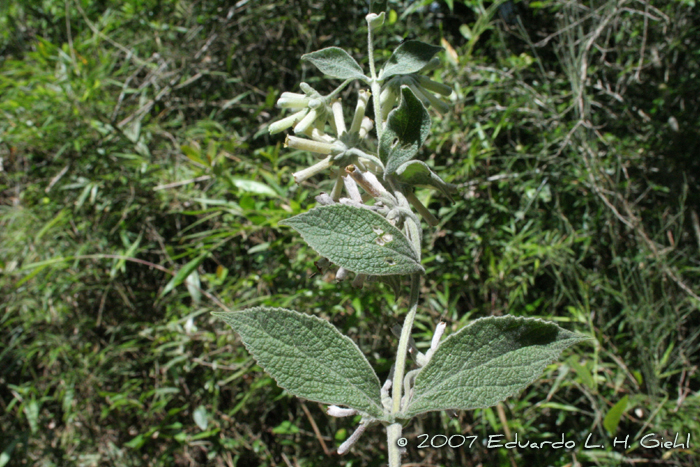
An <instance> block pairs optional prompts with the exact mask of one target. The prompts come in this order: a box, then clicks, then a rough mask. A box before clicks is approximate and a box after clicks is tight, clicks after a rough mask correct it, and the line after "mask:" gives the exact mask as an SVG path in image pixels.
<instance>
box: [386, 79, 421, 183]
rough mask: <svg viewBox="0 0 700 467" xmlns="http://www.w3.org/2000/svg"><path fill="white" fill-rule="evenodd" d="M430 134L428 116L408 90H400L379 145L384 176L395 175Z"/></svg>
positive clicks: (404, 88)
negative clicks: (397, 104)
mask: <svg viewBox="0 0 700 467" xmlns="http://www.w3.org/2000/svg"><path fill="white" fill-rule="evenodd" d="M429 133H430V115H428V112H427V111H426V110H425V107H423V104H421V102H420V101H419V100H418V98H416V96H414V95H413V91H411V90H410V89H409V88H408V87H406V86H404V87H402V88H401V104H400V105H399V106H398V107H397V108H396V109H394V110H392V111H391V112H390V113H389V118H388V119H387V122H386V128H385V129H384V132H383V133H382V139H381V141H380V142H379V157H380V158H381V160H382V162H383V163H384V166H385V167H386V169H385V170H384V175H385V176H386V175H390V174H392V173H394V172H396V169H398V168H399V166H400V165H401V164H403V163H404V162H406V161H408V160H410V159H412V158H413V156H415V155H416V153H417V152H418V150H419V149H420V147H421V146H422V145H423V143H424V142H425V139H426V138H427V137H428V134H429Z"/></svg>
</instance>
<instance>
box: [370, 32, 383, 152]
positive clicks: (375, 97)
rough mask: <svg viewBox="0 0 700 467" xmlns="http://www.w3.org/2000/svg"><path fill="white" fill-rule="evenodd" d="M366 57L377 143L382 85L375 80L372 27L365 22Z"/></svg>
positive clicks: (380, 124) (380, 117)
mask: <svg viewBox="0 0 700 467" xmlns="http://www.w3.org/2000/svg"><path fill="white" fill-rule="evenodd" d="M367 55H368V58H369V73H370V78H371V81H370V83H369V85H370V90H371V91H372V107H374V127H375V128H376V129H377V141H380V140H381V138H382V131H383V130H384V128H383V125H382V110H381V107H380V106H379V95H380V94H381V92H382V85H381V84H380V82H379V81H378V80H377V68H376V67H375V65H374V44H373V43H372V25H371V24H369V21H368V22H367Z"/></svg>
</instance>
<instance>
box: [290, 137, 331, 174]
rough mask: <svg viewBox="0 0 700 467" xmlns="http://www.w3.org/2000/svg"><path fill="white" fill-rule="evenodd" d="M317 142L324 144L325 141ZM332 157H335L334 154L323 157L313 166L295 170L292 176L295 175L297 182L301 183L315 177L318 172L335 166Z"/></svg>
mask: <svg viewBox="0 0 700 467" xmlns="http://www.w3.org/2000/svg"><path fill="white" fill-rule="evenodd" d="M303 141H306V140H303ZM309 142H310V143H314V142H315V141H309ZM316 144H323V143H316ZM332 159H333V157H332V156H328V157H326V158H325V159H323V160H322V161H321V162H318V163H316V164H314V165H312V166H311V167H308V168H306V169H304V170H300V171H299V172H295V173H294V174H292V176H293V177H294V181H295V182H297V183H301V182H303V181H304V180H307V179H309V178H311V177H313V176H314V175H316V174H317V173H319V172H323V171H324V170H326V169H328V168H330V167H332V166H333V160H332Z"/></svg>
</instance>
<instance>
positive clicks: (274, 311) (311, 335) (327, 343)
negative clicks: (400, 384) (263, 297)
mask: <svg viewBox="0 0 700 467" xmlns="http://www.w3.org/2000/svg"><path fill="white" fill-rule="evenodd" d="M212 314H213V315H214V316H216V317H217V318H220V319H222V320H223V321H225V322H226V323H227V324H229V325H230V326H231V327H232V328H233V329H234V331H236V332H237V333H238V334H240V336H241V340H242V341H243V343H244V344H245V346H246V348H247V349H248V351H249V352H250V353H251V354H252V355H253V357H255V359H256V360H257V362H258V364H259V365H260V366H261V367H262V368H263V369H265V371H267V372H268V373H269V374H270V376H272V377H273V378H274V379H275V380H276V381H277V384H278V385H279V386H280V387H281V388H284V389H286V390H287V391H288V392H290V393H291V394H293V395H295V396H298V397H302V398H304V399H308V400H311V401H316V402H321V403H323V404H335V405H345V406H347V407H350V408H353V409H356V410H358V411H361V412H364V413H367V414H369V415H371V416H372V417H374V418H381V417H383V414H384V409H383V407H382V402H381V396H380V384H379V378H377V375H376V373H375V372H374V370H373V369H372V367H371V366H370V364H369V362H368V361H367V359H366V358H365V356H364V355H363V354H362V352H361V351H360V349H359V348H358V347H357V345H355V343H354V342H353V341H352V340H351V339H350V338H349V337H347V336H344V335H343V334H341V333H340V332H339V331H338V330H337V329H336V328H335V327H334V326H333V325H332V324H330V323H329V322H328V321H326V320H324V319H321V318H318V317H316V316H311V315H308V314H304V313H299V312H297V311H293V310H287V309H284V308H267V307H255V308H249V309H247V310H242V311H234V312H227V313H212Z"/></svg>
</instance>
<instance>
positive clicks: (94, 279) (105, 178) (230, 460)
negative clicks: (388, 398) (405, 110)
mask: <svg viewBox="0 0 700 467" xmlns="http://www.w3.org/2000/svg"><path fill="white" fill-rule="evenodd" d="M421 3H425V4H426V7H425V8H422V9H417V10H416V11H414V12H412V13H410V14H408V15H406V16H405V17H404V18H402V19H401V18H400V17H401V14H402V12H403V11H404V8H405V5H402V4H399V3H395V2H390V7H392V8H394V9H395V10H396V11H397V13H398V14H397V15H396V18H399V19H398V20H397V21H396V22H393V23H392V22H391V18H392V17H393V15H390V16H389V18H390V21H389V22H388V24H387V25H386V26H385V28H384V29H383V31H384V32H385V34H383V35H380V39H379V40H378V44H377V45H376V46H377V49H379V50H382V49H383V48H386V49H387V52H386V54H385V55H383V56H385V57H386V56H388V53H389V52H390V49H391V48H393V47H395V46H396V45H397V44H398V43H399V42H400V41H401V39H403V38H404V37H411V38H418V39H422V40H425V41H427V42H431V43H439V42H440V40H441V39H443V38H444V39H445V41H446V42H447V43H448V44H450V46H451V47H452V48H453V49H454V54H452V53H448V52H446V53H444V54H443V59H444V60H443V61H444V62H445V63H446V66H445V68H444V69H443V70H440V71H436V72H435V75H434V76H433V78H434V79H436V80H439V81H442V82H445V83H447V84H450V85H453V87H454V88H455V94H454V95H453V96H454V98H453V101H452V103H451V107H452V110H451V111H450V112H449V113H448V114H446V115H444V116H442V117H439V116H434V118H433V133H432V136H431V137H430V139H429V141H428V147H427V148H426V149H425V150H424V151H423V153H422V157H423V159H424V160H426V161H427V163H428V164H429V165H430V166H432V167H434V168H435V170H436V172H437V173H438V174H440V175H441V176H443V177H444V178H445V179H446V180H447V181H450V182H452V183H456V184H458V185H459V186H460V189H461V194H460V196H458V197H457V198H456V202H455V203H454V204H450V203H449V202H448V201H447V200H446V199H444V198H443V197H441V196H440V195H438V194H435V193H433V192H428V191H424V192H419V193H418V196H419V198H421V199H422V200H423V202H424V204H426V205H428V206H429V207H430V209H431V210H432V211H433V212H435V213H436V214H439V217H440V225H439V226H438V228H437V229H436V230H435V231H434V232H431V231H428V230H426V233H427V235H426V241H425V245H426V248H427V249H426V252H425V261H424V265H425V267H426V271H427V274H426V276H425V279H424V286H425V288H426V290H425V292H426V293H424V294H423V297H424V299H423V300H422V302H421V304H420V307H421V310H420V313H419V319H418V321H417V322H416V326H415V334H414V336H415V337H416V340H417V341H418V345H419V347H420V346H425V345H427V343H428V342H429V340H430V337H431V335H432V330H433V328H434V326H435V324H436V322H437V321H438V320H440V319H442V320H445V321H447V322H448V324H449V326H448V332H449V330H455V329H457V328H458V327H459V326H461V325H463V324H465V323H466V322H468V321H469V320H471V319H474V318H477V317H481V316H489V315H499V314H513V315H522V316H537V317H543V318H547V319H551V320H555V321H557V322H559V323H560V324H562V325H564V326H565V327H567V328H568V329H572V330H576V331H578V332H581V333H584V334H587V335H589V336H591V337H592V338H593V339H592V341H591V343H590V344H582V345H579V346H577V347H576V348H575V349H573V350H571V351H569V352H568V353H567V354H566V355H565V356H564V358H563V359H562V362H560V363H554V364H552V365H551V366H550V367H548V369H547V371H546V372H545V374H544V375H543V378H542V379H540V380H539V381H538V382H536V383H535V384H533V385H532V386H531V387H530V388H528V389H527V390H526V391H524V392H523V394H521V395H520V396H519V397H516V398H513V399H509V400H507V401H505V402H504V403H503V404H501V405H500V406H498V407H494V408H491V409H484V410H476V411H474V412H469V413H459V414H458V415H457V417H456V418H451V417H450V416H448V415H447V414H443V413H435V414H430V415H428V416H425V417H422V418H420V419H418V420H416V421H414V422H413V423H412V424H411V425H409V426H408V427H407V428H406V430H405V433H406V436H407V437H408V438H409V440H410V444H409V446H410V447H409V451H408V456H407V457H406V460H405V462H406V463H409V462H412V463H414V465H426V466H427V465H445V466H451V465H465V466H469V465H473V466H476V465H479V464H481V465H503V466H511V465H553V466H566V465H577V464H576V463H577V462H579V463H580V464H581V465H605V466H607V465H623V464H626V463H629V462H645V461H657V462H663V463H665V464H663V465H674V466H692V465H697V461H696V460H695V459H696V458H697V457H698V452H697V447H695V446H694V445H693V446H691V449H690V450H682V449H675V450H673V449H672V450H669V451H665V450H661V449H643V448H641V447H639V445H638V444H634V443H638V440H639V438H640V437H641V435H644V434H648V433H652V432H656V433H659V434H661V435H662V436H664V437H665V438H666V439H669V438H673V435H674V434H675V433H681V434H684V433H688V432H689V433H691V434H692V436H695V434H697V433H699V432H700V429H699V428H700V427H699V426H698V422H697V420H698V419H700V398H698V395H697V394H698V389H699V388H700V384H699V383H700V381H699V380H698V373H697V366H698V364H699V363H700V362H699V361H698V355H700V353H699V352H698V350H699V344H700V340H699V334H700V331H699V329H700V328H699V327H698V323H699V320H698V307H700V301H699V300H698V299H697V295H698V294H700V256H699V253H698V252H699V250H700V226H698V221H697V213H698V211H700V196H699V194H698V186H700V180H699V179H698V174H700V167H699V165H700V162H699V161H700V159H698V158H697V153H698V149H700V148H698V142H699V141H700V134H699V133H700V130H699V129H700V102H699V99H700V98H699V95H698V93H697V91H696V84H695V83H696V81H697V76H698V72H699V71H700V70H699V69H698V68H699V67H700V65H698V63H700V62H699V61H698V50H700V43H699V38H700V31H698V26H697V25H698V24H700V18H699V17H698V16H699V13H698V11H699V10H698V9H697V7H696V6H693V5H691V4H690V3H691V2H680V1H671V0H669V1H663V2H653V4H648V5H647V4H646V3H643V2H638V3H626V4H625V5H624V8H615V5H616V4H615V3H614V2H608V1H603V0H600V1H595V2H592V3H591V4H587V5H586V6H582V5H580V4H578V3H567V2H530V4H529V6H528V5H526V4H524V3H522V2H516V4H515V5H516V8H517V10H518V11H519V13H520V23H517V24H514V25H506V24H505V23H504V22H503V21H502V20H501V19H500V17H499V15H498V9H497V8H489V9H487V8H486V7H485V6H484V5H483V4H482V3H481V2H479V1H467V2H454V9H453V10H452V11H451V10H450V8H449V6H448V3H452V2H443V3H438V6H439V8H438V9H431V8H430V7H429V5H428V3H429V2H415V4H416V5H418V4H421ZM577 5H578V6H577ZM365 7H366V5H365V3H364V2H356V3H352V2H348V3H347V4H346V3H338V4H335V3H333V2H326V3H318V2H310V1H301V2H297V3H295V5H294V7H293V8H292V7H289V6H285V4H284V3H282V2H273V1H270V2H230V3H225V4H222V3H221V2H214V1H206V0H205V1H203V2H188V1H177V2H176V1H159V2H155V1H148V0H132V1H129V2H90V1H81V2H78V1H74V0H73V1H68V2H55V1H51V0H47V1H44V2H28V3H25V2H8V3H6V4H5V5H3V6H1V7H0V8H2V9H3V10H2V12H3V15H0V26H1V27H0V31H1V32H0V48H1V49H2V53H1V54H0V56H1V57H2V58H0V60H2V61H1V63H0V93H1V94H2V99H0V112H1V113H2V118H0V160H1V161H2V165H1V167H2V170H0V293H1V296H2V300H0V303H2V305H1V308H0V310H1V313H0V336H2V337H1V338H0V339H1V340H0V342H1V344H0V433H1V434H2V436H0V467H1V466H4V465H8V466H21V465H42V466H51V465H55V466H89V465H119V466H122V465H123V466H131V465H133V466H142V465H149V466H160V465H177V466H189V465H212V466H231V465H238V466H248V465H251V466H252V465H266V466H287V465H291V466H309V467H310V466H318V465H344V466H359V465H369V466H379V465H383V464H384V463H386V459H385V452H386V448H385V443H386V440H385V437H384V434H383V432H382V431H381V430H380V429H371V430H370V431H369V432H368V433H366V434H365V435H364V437H363V442H362V443H360V445H358V446H357V447H356V448H355V449H354V450H353V451H352V452H351V454H349V455H347V456H344V457H342V458H339V457H336V456H334V455H330V456H329V455H328V454H327V453H326V452H324V448H323V446H322V444H321V442H320V439H322V440H323V443H324V444H325V446H326V449H327V450H328V451H331V452H332V451H333V450H334V449H335V447H337V446H338V445H340V443H342V441H343V440H344V439H345V438H346V437H347V436H349V434H350V433H351V432H352V430H353V428H354V423H353V421H352V420H344V419H340V420H337V419H330V418H329V417H327V416H326V415H325V413H324V408H323V407H320V406H319V405H318V404H314V403H309V402H303V401H300V400H298V399H294V398H291V397H289V396H288V395H287V394H285V393H284V392H283V391H282V390H280V389H279V388H278V387H277V386H276V384H275V383H274V381H272V380H271V379H270V378H269V377H267V376H266V375H265V374H264V372H262V370H261V369H260V368H259V367H257V366H256V365H255V362H254V361H253V360H251V358H250V356H249V355H248V353H247V352H246V351H245V349H244V348H243V347H242V345H241V343H240V341H239V340H238V338H237V336H235V335H234V334H233V333H231V332H230V331H229V330H228V329H227V328H226V327H225V326H224V325H223V324H222V323H221V322H218V321H216V320H214V319H212V318H211V317H210V316H209V312H210V311H218V310H220V306H219V305H218V304H217V303H216V302H215V301H212V300H210V299H209V298H208V297H207V296H205V295H202V294H201V293H198V292H197V290H196V288H193V287H192V284H196V281H197V280H198V281H199V283H200V287H201V289H202V290H204V291H206V292H208V293H209V294H211V295H213V296H215V297H218V300H219V301H220V302H221V303H222V304H224V306H226V307H228V308H230V309H240V308H243V307H246V306H251V305H259V304H263V305H268V306H282V307H287V308H295V309H297V310H300V311H305V312H308V313H314V314H317V315H320V316H323V317H325V318H327V319H329V320H330V321H331V322H333V324H335V325H336V326H338V327H339V328H340V329H341V330H342V331H343V332H345V333H347V334H348V335H349V336H350V337H351V338H353V340H355V341H356V342H357V343H358V345H359V346H360V348H361V349H362V350H363V351H364V352H365V354H366V355H367V356H368V359H369V360H370V362H372V364H373V365H374V366H375V368H376V369H377V371H378V373H379V375H380V377H381V378H385V377H386V375H387V374H388V372H389V367H390V365H391V361H392V360H393V352H394V348H395V346H396V340H397V339H396V338H395V337H394V336H393V335H392V334H391V328H392V327H393V326H394V325H395V324H397V323H399V322H400V321H401V318H402V314H403V313H404V312H405V306H406V297H405V296H400V297H398V298H397V297H394V296H393V294H392V292H391V290H390V288H388V287H385V286H383V285H375V284H372V285H369V286H367V285H366V286H365V287H364V288H363V289H362V290H356V289H353V288H352V287H351V286H350V284H349V283H341V284H336V283H335V281H334V280H333V275H332V273H328V274H325V275H323V274H319V275H316V276H313V277H312V273H313V272H314V271H315V268H314V266H313V262H314V261H315V260H316V259H318V258H317V257H316V255H315V253H314V252H313V251H312V250H311V249H310V248H308V247H306V246H305V245H304V243H303V242H302V241H301V239H300V238H299V237H298V236H297V235H294V234H293V233H292V232H291V231H290V229H286V228H279V227H278V226H277V223H278V221H280V220H282V219H285V218H287V217H290V216H291V215H294V214H297V213H300V212H303V211H305V210H307V209H308V208H310V207H311V206H312V205H313V196H314V195H315V194H317V193H318V192H319V191H321V190H328V189H329V188H330V182H329V181H327V180H325V179H323V178H322V177H316V178H315V179H312V180H310V181H309V182H306V183H304V184H303V185H302V186H296V185H295V184H294V182H293V180H292V177H291V173H292V172H294V171H295V170H296V169H297V168H298V167H299V166H302V165H304V164H307V165H308V163H309V162H311V160H312V159H311V156H309V155H307V154H305V153H300V152H292V151H289V150H286V149H284V148H283V147H282V143H283V138H282V137H281V136H279V135H277V136H275V137H269V136H268V135H267V131H266V125H267V124H268V123H269V122H270V121H272V120H274V119H275V118H276V116H277V115H278V112H279V111H278V110H277V109H275V108H274V106H273V104H274V102H275V100H276V98H277V97H278V96H279V94H280V93H281V92H282V91H296V89H294V86H296V84H297V83H298V82H299V81H300V80H304V81H307V82H309V83H310V84H312V85H313V86H314V87H316V88H317V89H319V90H321V91H322V92H323V91H328V90H330V89H331V87H330V85H329V84H328V83H325V82H324V81H323V80H322V79H320V78H319V77H318V74H317V73H315V71H313V70H311V69H310V68H306V67H305V66H302V65H301V64H300V61H299V57H300V56H301V55H302V54H303V53H306V52H309V51H312V50H316V49H318V48H322V47H327V46H332V45H336V46H342V47H344V48H346V49H348V50H350V51H351V52H353V54H355V55H356V56H357V57H358V59H359V60H360V62H361V63H363V60H364V57H363V56H362V55H361V54H362V52H361V51H362V50H363V49H364V41H365V36H364V34H365V31H364V30H363V28H362V26H361V24H362V17H363V8H365ZM462 25H468V28H464V27H462ZM477 38H478V39H477ZM470 39H471V40H470ZM443 45H444V44H443ZM382 53H384V52H382ZM584 64H585V77H582V72H583V70H584V69H583V68H582V67H583V66H584ZM350 91H351V90H348V92H350ZM345 97H346V98H348V99H350V98H351V96H350V95H348V96H345ZM188 284H189V285H190V287H188ZM404 295H405V294H404ZM625 397H626V398H627V399H626V400H627V404H626V406H624V407H623V406H622V405H618V406H615V404H617V403H618V402H620V401H621V400H623V399H624V398H625ZM618 416H619V418H618ZM618 420H619V422H618ZM616 422H618V423H616ZM608 429H611V431H612V432H609V431H608ZM316 430H318V433H319V435H317V434H316ZM423 433H428V434H447V435H451V434H463V435H465V436H468V435H477V436H478V437H479V438H480V439H481V438H486V437H488V436H489V435H490V434H501V433H503V434H505V433H510V434H511V435H514V434H515V433H518V435H519V439H521V440H522V439H524V438H527V439H529V440H530V441H542V440H552V439H555V438H556V439H558V438H559V437H560V436H561V434H562V433H563V434H565V435H566V438H567V439H572V440H574V441H576V444H577V446H576V448H575V449H573V450H571V451H567V450H546V449H542V450H534V449H529V450H516V451H508V450H505V449H486V448H485V447H484V446H483V445H481V444H480V443H475V444H474V446H473V447H472V448H471V449H467V448H465V447H462V448H460V449H448V448H440V449H437V448H428V449H417V448H416V446H417V445H418V443H419V440H418V439H417V438H416V436H417V435H420V434H423ZM589 433H592V434H593V437H594V439H597V440H603V441H604V444H605V446H606V447H605V448H604V449H599V450H589V449H585V448H584V447H583V443H584V441H585V439H586V437H587V435H588V434H589ZM626 434H630V438H631V439H633V444H631V446H630V449H629V450H627V451H625V450H624V449H621V448H619V447H618V448H613V447H612V439H613V437H614V436H618V437H624V436H625V435H626ZM319 436H320V437H319ZM681 437H682V436H681ZM693 439H694V438H693Z"/></svg>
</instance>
